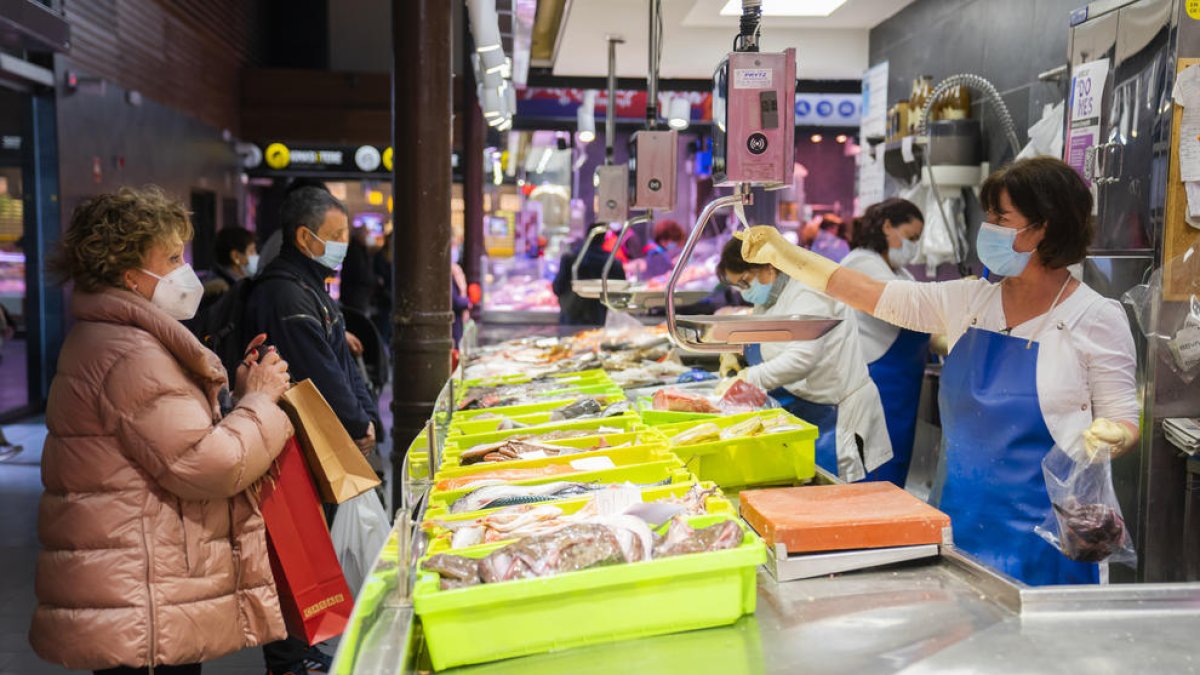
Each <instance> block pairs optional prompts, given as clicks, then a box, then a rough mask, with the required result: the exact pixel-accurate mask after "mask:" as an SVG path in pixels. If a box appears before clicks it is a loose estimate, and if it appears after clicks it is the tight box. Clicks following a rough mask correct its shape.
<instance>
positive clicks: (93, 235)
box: [50, 185, 192, 293]
mask: <svg viewBox="0 0 1200 675" xmlns="http://www.w3.org/2000/svg"><path fill="white" fill-rule="evenodd" d="M176 238H178V241H181V242H183V243H187V242H188V241H190V240H191V239H192V223H191V220H189V219H188V211H187V209H185V208H184V206H183V204H181V203H179V202H178V201H176V200H174V199H171V198H170V197H168V196H167V195H166V193H164V192H163V191H162V189H161V188H159V187H157V186H154V185H148V186H146V187H144V188H142V189H140V190H135V189H132V188H121V189H120V190H119V191H118V192H117V193H116V194H101V195H96V196H95V197H92V198H91V199H88V200H87V201H85V202H83V203H82V204H80V205H79V206H78V207H77V208H76V209H75V212H74V213H73V214H71V224H70V225H69V226H68V227H67V231H66V234H64V235H63V238H62V241H61V242H59V247H58V252H57V253H56V255H55V257H54V259H53V260H52V261H51V263H50V269H51V271H52V272H53V273H54V274H56V275H57V276H58V277H59V278H60V279H61V280H62V281H73V282H75V287H76V288H77V289H78V290H81V291H84V292H86V293H95V292H97V291H100V290H102V289H104V288H110V287H115V288H122V287H123V285H122V281H121V278H122V276H123V275H124V274H125V272H126V271H128V270H131V269H136V268H138V267H141V266H142V265H143V264H144V262H143V261H144V260H145V257H146V251H148V250H150V248H151V247H153V246H154V245H155V244H165V245H170V244H172V243H174V242H175V241H176Z"/></svg>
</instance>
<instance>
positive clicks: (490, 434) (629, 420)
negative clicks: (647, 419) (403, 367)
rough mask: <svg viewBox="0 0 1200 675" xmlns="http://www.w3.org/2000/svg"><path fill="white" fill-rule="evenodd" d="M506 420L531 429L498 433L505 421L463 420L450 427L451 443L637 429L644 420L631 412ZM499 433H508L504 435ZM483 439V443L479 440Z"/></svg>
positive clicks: (533, 415) (536, 415)
mask: <svg viewBox="0 0 1200 675" xmlns="http://www.w3.org/2000/svg"><path fill="white" fill-rule="evenodd" d="M504 419H511V420H513V421H514V422H520V423H522V424H527V425H529V426H525V427H521V428H519V429H509V430H507V431H497V429H496V428H497V427H499V426H500V422H502V421H504V420H503V419H485V420H463V421H462V422H459V423H458V424H457V425H454V426H451V427H450V434H449V435H450V436H451V438H449V439H448V440H449V441H453V442H454V443H467V444H468V445H467V447H470V446H471V445H478V444H480V443H487V442H489V441H488V440H486V439H491V438H494V439H495V440H497V441H500V440H504V439H505V438H508V436H511V435H513V434H522V433H527V434H537V433H545V432H547V431H562V430H566V429H598V428H600V427H612V428H617V429H634V428H636V427H637V426H639V425H641V423H642V418H641V417H640V416H639V415H638V414H637V413H635V412H633V411H632V410H630V411H629V412H625V413H621V414H620V415H614V416H612V417H589V418H587V419H582V420H580V419H574V420H551V419H550V413H548V412H540V413H529V414H527V415H517V416H515V417H509V418H504ZM500 434H508V435H506V436H501V435H500ZM463 436H469V437H470V438H468V439H467V440H466V441H463V440H462V437H463ZM477 439H484V440H477Z"/></svg>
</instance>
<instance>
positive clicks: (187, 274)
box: [142, 263, 204, 321]
mask: <svg viewBox="0 0 1200 675" xmlns="http://www.w3.org/2000/svg"><path fill="white" fill-rule="evenodd" d="M142 271H143V272H145V273H146V274H149V275H150V276H152V277H154V278H155V279H158V285H157V286H155V287H154V295H153V296H152V297H151V298H150V302H152V303H154V306H156V307H158V308H159V309H161V310H162V311H164V312H166V313H167V314H168V315H170V317H171V318H172V319H175V320H177V321H187V320H188V319H190V318H192V317H194V316H196V310H197V309H199V308H200V301H201V300H202V299H203V298H204V284H202V283H201V282H200V277H198V276H196V271H195V270H193V269H192V266H191V265H188V264H186V263H185V264H183V265H180V266H179V267H176V268H175V269H173V270H171V273H170V274H167V275H166V276H162V277H160V276H158V275H157V274H155V273H154V272H151V271H150V270H148V269H145V268H143V269H142Z"/></svg>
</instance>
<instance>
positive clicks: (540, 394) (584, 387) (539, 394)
mask: <svg viewBox="0 0 1200 675" xmlns="http://www.w3.org/2000/svg"><path fill="white" fill-rule="evenodd" d="M614 390H615V391H621V392H623V391H624V390H623V389H621V388H620V387H618V386H617V384H616V383H615V382H613V381H612V380H606V381H601V382H588V383H584V384H565V383H564V384H562V385H560V386H557V387H554V388H552V389H544V390H542V391H534V392H530V393H529V394H527V395H528V396H529V397H530V398H535V399H536V398H554V399H559V398H563V397H566V396H571V397H578V396H587V395H596V394H607V393H609V392H611V391H614ZM465 395H466V390H465V389H455V390H454V405H455V408H457V407H458V405H459V404H460V403H461V402H462V400H463V398H464V396H465Z"/></svg>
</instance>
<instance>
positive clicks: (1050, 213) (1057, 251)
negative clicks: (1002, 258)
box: [979, 157, 1095, 269]
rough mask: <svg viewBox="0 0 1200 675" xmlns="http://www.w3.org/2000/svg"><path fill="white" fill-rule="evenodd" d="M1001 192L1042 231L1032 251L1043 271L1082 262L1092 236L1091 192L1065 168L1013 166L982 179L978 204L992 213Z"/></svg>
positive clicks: (1030, 163)
mask: <svg viewBox="0 0 1200 675" xmlns="http://www.w3.org/2000/svg"><path fill="white" fill-rule="evenodd" d="M1005 192H1007V193H1008V198H1009V200H1011V201H1012V205H1013V207H1014V208H1016V209H1017V211H1019V212H1020V213H1021V215H1022V216H1024V217H1025V218H1026V219H1028V220H1029V225H1030V227H1032V228H1034V229H1043V228H1044V229H1045V235H1044V237H1043V239H1042V243H1040V244H1038V247H1037V254H1038V257H1039V258H1040V259H1041V261H1042V264H1043V265H1045V266H1046V267H1049V268H1050V269H1061V268H1063V267H1066V266H1068V265H1074V264H1075V263H1077V262H1079V261H1081V260H1083V259H1084V258H1086V257H1087V250H1088V247H1089V246H1091V244H1092V235H1093V233H1094V231H1095V227H1094V225H1093V222H1092V192H1091V190H1089V189H1088V186H1087V184H1086V183H1084V182H1083V178H1081V177H1080V176H1079V173H1078V172H1076V171H1075V169H1072V168H1071V167H1070V165H1068V164H1067V163H1066V162H1063V161H1062V160H1061V159H1055V158H1053V157H1032V158H1030V159H1022V160H1020V161H1017V162H1013V163H1012V164H1010V165H1009V166H1007V167H1005V168H1003V169H1000V170H999V171H997V172H995V173H993V174H992V175H990V176H988V178H987V180H985V181H984V182H983V187H982V188H981V189H980V193H979V202H980V204H981V205H982V206H983V208H984V209H985V210H986V211H994V210H996V209H997V208H999V206H1000V195H1002V194H1004V193H1005Z"/></svg>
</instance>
